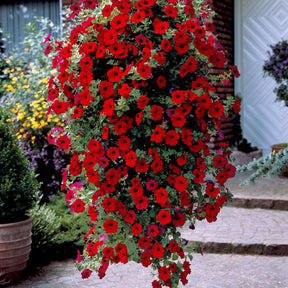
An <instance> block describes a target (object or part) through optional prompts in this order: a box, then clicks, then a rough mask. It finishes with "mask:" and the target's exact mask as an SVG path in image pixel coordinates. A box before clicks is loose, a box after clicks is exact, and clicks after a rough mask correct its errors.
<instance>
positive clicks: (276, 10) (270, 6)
mask: <svg viewBox="0 0 288 288" xmlns="http://www.w3.org/2000/svg"><path fill="white" fill-rule="evenodd" d="M283 38H284V39H288V0H261V1H259V0H235V64H237V65H238V67H239V71H240V73H241V77H240V78H239V79H237V80H236V83H235V93H238V92H240V94H241V96H242V97H243V102H242V112H241V122H242V123H241V124H242V130H243V136H244V137H245V138H246V139H247V140H248V141H249V142H250V143H251V144H253V145H254V146H257V147H258V148H260V149H263V152H264V154H267V153H268V152H270V146H271V145H273V144H276V143H281V142H288V107H284V105H283V104H282V103H281V102H276V103H275V102H274V100H275V94H274V93H273V89H274V87H275V86H276V83H275V81H274V80H273V79H272V78H268V77H266V78H263V70H262V66H263V64H264V60H266V59H267V50H269V45H270V44H275V43H276V42H278V41H279V40H281V39H283Z"/></svg>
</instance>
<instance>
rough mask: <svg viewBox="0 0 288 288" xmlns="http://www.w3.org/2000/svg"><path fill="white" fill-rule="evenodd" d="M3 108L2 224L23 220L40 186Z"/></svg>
mask: <svg viewBox="0 0 288 288" xmlns="http://www.w3.org/2000/svg"><path fill="white" fill-rule="evenodd" d="M6 120H7V115H6V113H5V112H4V110H3V108H1V107H0V167H1V169H0V223H10V222H14V221H18V220H22V219H23V218H24V217H25V213H26V212H27V210H28V209H30V208H31V207H32V206H33V202H34V200H35V199H36V192H37V190H38V189H39V184H38V182H37V181H36V178H35V174H34V171H33V170H32V169H31V167H30V163H29V162H28V160H27V159H26V158H25V156H24V154H23V151H22V150H21V148H20V147H19V146H18V142H17V138H16V136H15V135H14V134H13V132H12V129H11V126H10V125H9V124H8V123H7V122H6Z"/></svg>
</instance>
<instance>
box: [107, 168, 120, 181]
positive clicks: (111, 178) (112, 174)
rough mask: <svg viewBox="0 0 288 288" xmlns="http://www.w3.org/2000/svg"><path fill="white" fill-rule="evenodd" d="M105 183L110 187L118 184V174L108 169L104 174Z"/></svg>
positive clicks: (114, 170)
mask: <svg viewBox="0 0 288 288" xmlns="http://www.w3.org/2000/svg"><path fill="white" fill-rule="evenodd" d="M105 178H106V181H107V182H108V183H109V184H111V185H116V184H118V183H119V178H120V173H119V172H118V171H117V170H116V169H113V168H111V169H109V170H108V171H107V173H106V177H105Z"/></svg>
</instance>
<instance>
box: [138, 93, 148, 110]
mask: <svg viewBox="0 0 288 288" xmlns="http://www.w3.org/2000/svg"><path fill="white" fill-rule="evenodd" d="M149 100H150V98H148V97H147V96H146V95H142V96H141V97H140V98H139V99H138V100H137V107H138V109H144V108H145V107H146V105H147V103H148V102H149Z"/></svg>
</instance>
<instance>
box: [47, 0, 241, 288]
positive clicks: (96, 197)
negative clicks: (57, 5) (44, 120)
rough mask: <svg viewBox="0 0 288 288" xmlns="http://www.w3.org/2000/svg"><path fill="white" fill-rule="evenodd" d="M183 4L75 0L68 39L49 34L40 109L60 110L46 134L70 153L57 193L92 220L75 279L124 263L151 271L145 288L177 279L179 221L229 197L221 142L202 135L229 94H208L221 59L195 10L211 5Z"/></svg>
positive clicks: (182, 276)
mask: <svg viewBox="0 0 288 288" xmlns="http://www.w3.org/2000/svg"><path fill="white" fill-rule="evenodd" d="M193 4H194V6H193V5H192V2H191V1H177V0H168V1H166V0H165V1H164V0H139V1H135V0H122V1H115V0H114V1H112V2H109V1H103V2H102V4H101V5H99V6H98V4H97V2H96V1H85V0H84V1H82V4H80V5H78V4H73V5H72V6H71V14H70V15H69V18H73V21H74V20H75V23H76V24H75V26H74V28H73V29H72V31H71V33H70V35H69V37H68V38H67V39H65V40H63V41H60V42H59V41H58V42H54V43H53V41H51V42H50V43H49V45H51V47H54V49H55V50H56V51H59V53H58V55H57V56H56V57H55V58H54V59H53V63H55V67H56V65H58V66H59V72H58V74H57V75H55V77H52V78H51V79H50V81H49V89H50V92H49V99H48V100H49V101H50V103H51V105H50V107H49V110H48V113H52V112H53V113H56V114H64V115H65V116H66V119H67V127H66V129H65V132H64V133H57V130H54V132H55V133H54V134H53V133H52V134H51V135H50V137H52V138H53V137H55V138H57V140H55V143H58V145H59V146H60V147H61V148H64V149H68V150H69V149H70V150H71V153H72V159H71V163H70V166H69V171H68V172H69V173H68V176H67V177H66V176H65V178H68V180H67V179H64V183H63V185H67V188H68V192H67V194H66V199H67V202H68V203H69V205H70V206H71V209H72V210H73V211H75V212H76V213H82V212H84V211H87V212H88V213H89V215H90V216H91V222H92V223H93V225H94V226H93V228H92V229H91V230H90V231H89V233H88V234H87V247H86V249H85V251H84V256H85V257H84V258H85V259H82V258H81V257H79V258H78V263H77V266H78V267H79V269H82V270H83V271H82V277H83V278H87V277H89V276H90V274H91V273H92V270H96V271H97V272H98V275H99V277H100V278H103V277H104V276H105V272H106V270H107V268H108V266H109V265H111V264H112V263H118V262H121V263H123V264H125V263H127V262H128V261H135V262H137V263H141V264H142V265H143V266H144V267H148V266H152V267H153V269H155V270H156V273H157V280H154V281H153V283H152V286H153V287H162V286H165V285H166V286H169V287H177V286H178V283H179V281H181V282H182V283H183V284H186V283H187V282H188V281H187V275H188V274H189V273H190V272H191V270H190V264H189V259H192V255H191V253H192V250H188V249H187V250H185V252H184V246H185V241H184V240H183V239H182V238H181V233H180V232H179V228H181V227H182V226H183V225H184V223H185V222H187V221H189V222H192V223H195V221H196V220H197V219H198V220H204V219H206V220H207V221H208V222H213V221H216V219H217V214H218V213H219V211H220V208H221V207H222V206H223V204H224V203H225V202H226V201H227V200H228V199H230V198H231V193H230V192H229V191H228V189H227V188H226V187H225V182H226V181H227V179H228V178H230V177H233V176H234V174H235V168H234V167H233V166H232V165H231V164H229V155H230V153H231V152H230V151H229V149H228V147H227V145H226V144H222V145H221V149H220V150H218V151H217V152H215V153H211V152H210V151H209V149H208V146H207V142H208V141H209V139H210V137H211V136H215V135H216V134H217V127H218V126H219V125H220V119H221V118H225V117H229V115H230V116H231V114H229V113H234V112H233V106H234V109H235V110H236V111H237V112H238V110H239V102H238V100H237V99H236V100H235V101H234V98H233V97H229V98H227V99H222V100H221V99H219V97H218V96H217V95H216V94H215V88H214V86H213V83H212V82H211V78H210V76H209V75H210V74H209V73H210V71H211V69H213V68H223V67H224V65H225V63H226V58H225V55H224V52H223V51H222V49H221V45H219V42H218V41H217V40H216V38H215V37H214V36H213V34H212V32H211V31H214V29H215V27H214V25H213V24H212V23H211V22H208V21H206V22H205V24H204V23H203V22H202V21H201V20H199V19H198V15H197V13H198V12H199V11H201V13H202V16H203V15H205V16H208V15H209V14H211V13H212V11H211V10H209V9H210V8H209V6H208V5H207V3H206V1H194V2H193ZM218 71H219V70H218ZM232 73H234V74H235V75H237V73H238V71H237V68H236V67H234V69H233V71H232V72H230V73H226V74H225V75H226V78H229V77H231V76H232ZM218 76H219V77H218V78H219V79H220V78H221V79H224V78H225V77H224V76H223V75H218ZM216 78H217V77H216ZM216 78H215V73H214V75H213V79H214V80H215V79H216ZM80 179H81V180H80ZM66 181H67V183H66Z"/></svg>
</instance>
